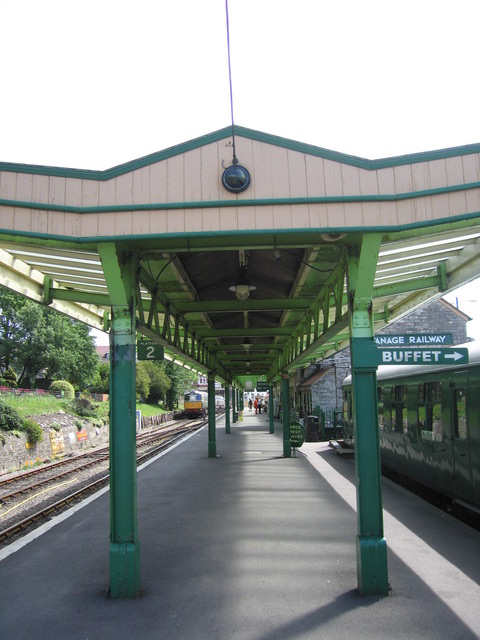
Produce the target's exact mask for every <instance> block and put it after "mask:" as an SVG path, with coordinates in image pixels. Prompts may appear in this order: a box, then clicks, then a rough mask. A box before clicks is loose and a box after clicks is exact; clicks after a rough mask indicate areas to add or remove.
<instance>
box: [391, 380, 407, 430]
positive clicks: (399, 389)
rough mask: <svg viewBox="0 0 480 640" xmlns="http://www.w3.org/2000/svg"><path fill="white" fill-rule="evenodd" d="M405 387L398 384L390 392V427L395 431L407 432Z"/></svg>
mask: <svg viewBox="0 0 480 640" xmlns="http://www.w3.org/2000/svg"><path fill="white" fill-rule="evenodd" d="M406 400H407V387H406V386H405V385H404V384H399V385H396V386H395V387H393V392H392V429H393V431H395V432H396V433H407V430H408V421H407V403H406Z"/></svg>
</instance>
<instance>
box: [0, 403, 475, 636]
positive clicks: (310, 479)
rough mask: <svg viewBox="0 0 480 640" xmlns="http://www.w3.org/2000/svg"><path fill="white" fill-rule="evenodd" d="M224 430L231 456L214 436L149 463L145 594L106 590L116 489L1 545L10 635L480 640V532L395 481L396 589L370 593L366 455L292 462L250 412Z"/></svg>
mask: <svg viewBox="0 0 480 640" xmlns="http://www.w3.org/2000/svg"><path fill="white" fill-rule="evenodd" d="M217 425H218V428H217V453H218V456H219V457H217V458H216V459H209V458H208V457H207V431H206V429H204V430H202V431H201V432H199V433H197V434H196V435H194V436H192V437H190V438H189V439H187V440H185V441H183V442H182V443H181V444H180V445H178V446H177V447H176V448H175V449H173V450H171V451H170V452H169V453H167V454H165V455H163V456H161V457H160V458H158V459H156V460H155V461H154V462H151V463H149V464H148V465H146V466H144V467H143V468H142V469H141V470H140V471H139V476H138V508H139V536H140V542H141V558H142V594H141V596H140V597H139V598H137V599H135V600H124V601H122V600H110V599H109V598H108V596H107V587H108V573H109V567H108V562H109V543H108V535H109V525H108V519H109V496H108V492H107V491H103V492H100V495H98V496H97V497H96V498H95V499H90V500H89V501H88V503H87V504H86V505H85V506H83V507H82V508H76V509H72V510H71V511H70V512H69V513H68V517H67V516H62V517H59V518H57V519H56V520H55V521H53V522H52V523H50V524H49V525H46V526H44V527H42V528H41V530H40V531H38V532H37V534H36V535H31V536H29V540H28V544H24V545H23V546H22V545H21V544H15V545H10V546H9V547H6V548H5V549H3V550H1V551H0V584H1V597H0V638H1V639H2V640H3V639H5V640H7V639H8V640H24V639H25V638H35V639H36V640H43V639H45V640H47V639H48V640H55V639H59V640H60V639H61V640H110V639H112V640H113V639H114V640H127V639H128V640H131V639H132V638H135V639H138V640H150V639H152V640H153V639H155V640H159V639H160V640H207V639H208V640H292V639H297V638H299V639H300V638H301V639H302V640H313V639H315V640H317V639H318V638H328V639H330V638H335V639H344V638H345V639H348V640H350V639H351V638H355V640H361V639H363V638H365V639H367V638H368V639H369V640H371V639H375V638H377V639H387V638H388V639H389V640H390V639H391V638H395V639H399V638H400V639H406V640H407V639H408V640H412V639H414V638H421V639H422V640H424V639H430V638H431V639H432V640H433V639H435V640H439V639H440V640H441V639H443V638H445V640H446V639H448V640H454V639H459V640H460V639H461V640H468V639H470V638H480V544H479V543H480V534H478V533H477V532H475V531H473V530H471V529H469V528H468V527H466V526H464V525H461V524H458V523H457V522H456V521H455V520H453V519H452V518H450V517H449V516H447V515H445V514H442V513H441V512H438V511H437V510H436V509H434V508H433V507H430V506H429V505H427V504H425V503H424V502H422V501H421V500H419V499H418V498H416V497H414V496H411V495H410V494H408V493H406V492H405V491H403V490H402V489H400V488H398V487H397V486H395V485H392V484H391V483H389V482H385V483H384V488H383V495H384V507H385V532H386V538H387V545H388V562H389V580H390V583H391V587H392V589H391V595H390V596H388V597H384V598H380V597H373V596H368V597H361V596H359V595H358V593H357V591H356V584H357V578H356V558H355V536H356V514H355V511H354V505H355V497H354V486H353V483H352V480H353V475H354V474H353V465H354V463H353V461H352V460H345V459H342V458H340V457H339V456H338V455H336V453H335V452H334V451H333V450H332V449H330V448H329V447H328V445H327V444H326V443H306V444H305V445H304V446H303V447H302V449H301V450H299V451H298V452H297V455H296V457H292V458H290V459H282V458H281V455H282V451H283V443H282V435H281V425H279V423H276V424H275V430H276V433H275V434H274V435H271V434H269V433H268V417H267V416H265V415H255V414H254V413H249V412H248V410H247V412H246V413H245V416H244V421H243V422H240V423H236V424H235V425H233V424H232V426H231V433H230V434H229V435H226V434H225V433H224V421H223V418H222V419H220V420H219V421H218V423H217ZM39 534H41V535H39Z"/></svg>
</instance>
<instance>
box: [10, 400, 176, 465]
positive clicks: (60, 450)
mask: <svg viewBox="0 0 480 640" xmlns="http://www.w3.org/2000/svg"><path fill="white" fill-rule="evenodd" d="M160 415H161V416H162V417H161V418H157V417H156V416H154V418H155V420H152V421H149V419H148V418H142V428H145V427H147V426H154V425H155V424H159V423H161V422H166V421H169V420H172V419H173V413H168V414H167V413H164V414H160ZM29 417H31V418H32V420H35V422H38V424H39V425H40V426H41V427H42V429H43V441H42V442H38V443H37V444H35V445H33V446H32V445H29V444H28V443H27V438H26V435H25V434H24V433H20V434H19V436H18V437H17V436H16V435H14V434H13V433H11V432H6V431H0V473H10V472H11V471H15V470H17V469H19V468H21V467H23V466H24V465H25V464H28V465H32V466H33V464H34V463H35V462H36V461H37V460H50V459H52V457H53V456H55V455H58V456H62V455H68V454H69V453H72V452H76V451H81V450H84V449H90V448H92V447H98V446H100V445H102V444H105V443H107V442H108V439H109V427H108V424H106V425H103V426H98V425H93V424H92V423H91V422H89V420H88V419H87V418H80V417H78V416H73V415H71V414H69V413H63V412H59V413H52V414H48V415H41V416H29Z"/></svg>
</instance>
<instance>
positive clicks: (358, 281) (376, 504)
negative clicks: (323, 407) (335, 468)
mask: <svg viewBox="0 0 480 640" xmlns="http://www.w3.org/2000/svg"><path fill="white" fill-rule="evenodd" d="M379 246H380V238H379V236H377V235H374V234H372V235H371V236H369V235H366V236H364V238H363V243H362V247H361V250H360V253H359V254H357V255H352V256H350V258H349V265H348V267H349V272H348V293H349V300H350V305H351V307H350V336H351V357H352V388H353V402H354V428H355V479H356V491H357V580H358V589H359V592H360V593H361V594H362V595H388V570H387V545H386V541H385V538H384V533H383V507H382V485H381V469H380V444H379V428H378V400H377V375H376V370H377V357H376V345H375V342H374V340H373V335H374V328H373V315H372V292H373V279H374V275H375V268H376V263H377V258H378V250H379Z"/></svg>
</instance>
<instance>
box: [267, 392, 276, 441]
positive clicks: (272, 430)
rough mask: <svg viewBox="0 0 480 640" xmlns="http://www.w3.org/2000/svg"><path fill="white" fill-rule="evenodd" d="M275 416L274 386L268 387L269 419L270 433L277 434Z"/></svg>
mask: <svg viewBox="0 0 480 640" xmlns="http://www.w3.org/2000/svg"><path fill="white" fill-rule="evenodd" d="M274 417H275V416H274V415H273V385H271V384H269V385H268V418H269V423H270V433H275V420H274Z"/></svg>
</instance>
